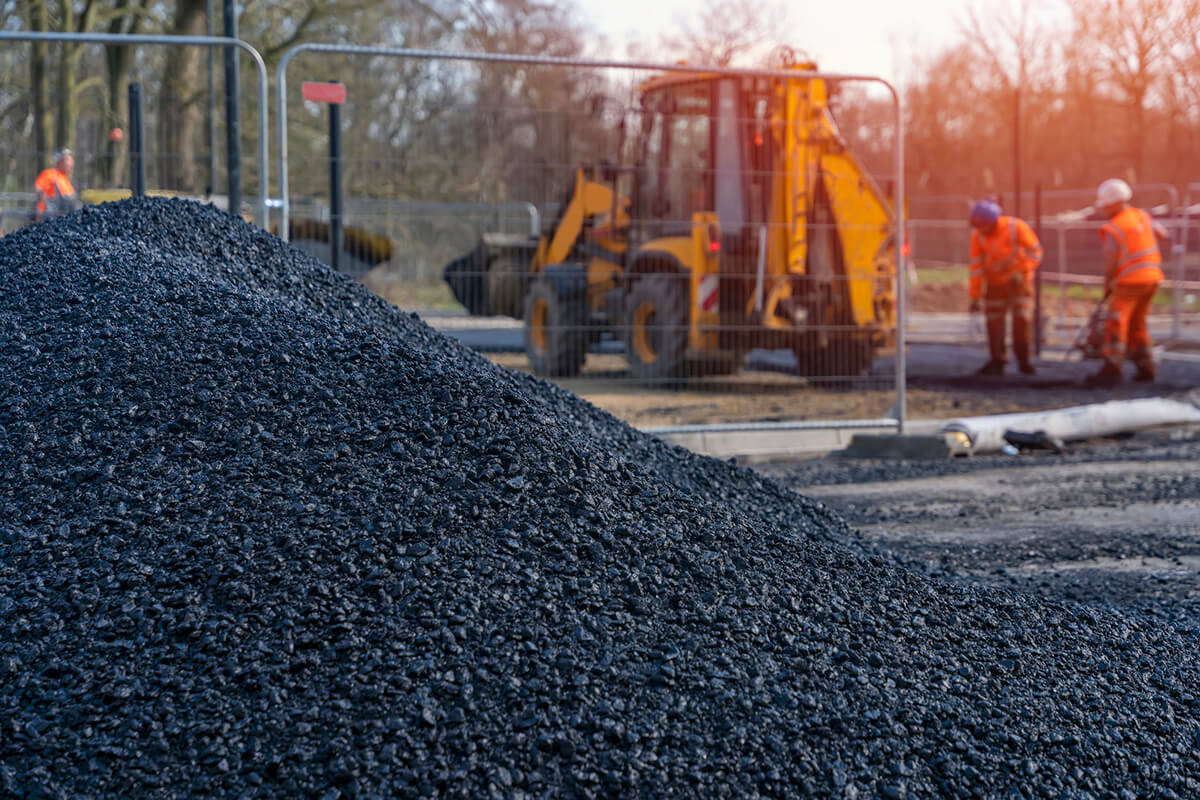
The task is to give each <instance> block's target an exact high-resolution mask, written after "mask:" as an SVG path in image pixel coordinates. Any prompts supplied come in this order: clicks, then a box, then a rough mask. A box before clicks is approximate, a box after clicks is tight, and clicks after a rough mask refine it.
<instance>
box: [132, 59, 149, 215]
mask: <svg viewBox="0 0 1200 800" xmlns="http://www.w3.org/2000/svg"><path fill="white" fill-rule="evenodd" d="M144 112H145V105H144V104H143V102H142V85H141V84H140V83H131V84H129V185H130V188H131V189H132V190H133V196H134V197H145V195H146V126H145V114H144Z"/></svg>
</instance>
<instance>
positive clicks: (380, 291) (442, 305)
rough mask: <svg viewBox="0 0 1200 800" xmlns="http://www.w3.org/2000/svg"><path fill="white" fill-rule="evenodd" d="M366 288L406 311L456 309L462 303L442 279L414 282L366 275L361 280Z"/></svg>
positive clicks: (460, 307)
mask: <svg viewBox="0 0 1200 800" xmlns="http://www.w3.org/2000/svg"><path fill="white" fill-rule="evenodd" d="M363 283H364V284H366V286H367V288H368V289H370V290H371V291H372V292H374V293H375V294H377V295H379V296H380V297H382V298H383V299H384V300H387V301H388V302H389V303H391V304H392V305H394V306H396V307H397V308H401V309H404V310H406V311H416V310H430V309H433V310H435V311H456V310H460V309H462V305H461V304H460V303H459V302H458V301H457V300H455V299H454V295H453V294H452V293H451V292H450V287H449V286H448V285H447V284H446V283H445V282H443V281H438V282H437V283H414V282H411V281H397V280H388V279H387V278H380V279H374V278H372V277H371V276H368V278H367V279H366V280H364V281H363Z"/></svg>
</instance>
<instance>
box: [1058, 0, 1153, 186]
mask: <svg viewBox="0 0 1200 800" xmlns="http://www.w3.org/2000/svg"><path fill="white" fill-rule="evenodd" d="M1069 1H1070V5H1071V9H1072V12H1073V14H1074V21H1075V40H1076V41H1077V42H1080V43H1081V45H1082V46H1081V48H1080V49H1081V52H1082V55H1083V56H1084V57H1086V58H1088V59H1089V60H1090V62H1091V63H1093V64H1100V65H1102V70H1101V75H1102V76H1103V77H1102V80H1103V82H1104V85H1105V86H1106V87H1107V88H1109V89H1111V90H1114V91H1115V92H1116V99H1117V100H1119V101H1121V102H1123V103H1125V104H1126V105H1127V108H1128V113H1129V119H1130V122H1129V127H1128V129H1127V135H1126V137H1125V151H1126V158H1127V159H1128V162H1127V163H1128V164H1129V165H1130V166H1132V167H1133V169H1134V170H1135V173H1136V174H1137V175H1139V176H1141V175H1144V174H1145V154H1146V135H1147V125H1146V108H1147V102H1148V98H1149V96H1150V93H1151V90H1152V89H1153V87H1154V84H1155V83H1156V82H1157V81H1158V80H1159V79H1160V77H1161V74H1162V69H1163V65H1164V62H1165V60H1166V56H1167V51H1168V48H1167V44H1166V43H1167V42H1168V36H1169V33H1170V32H1169V29H1168V27H1167V24H1168V22H1169V20H1170V19H1171V16H1172V15H1171V10H1172V5H1173V4H1172V2H1171V0H1069Z"/></svg>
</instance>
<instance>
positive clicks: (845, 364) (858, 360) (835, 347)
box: [792, 333, 875, 379]
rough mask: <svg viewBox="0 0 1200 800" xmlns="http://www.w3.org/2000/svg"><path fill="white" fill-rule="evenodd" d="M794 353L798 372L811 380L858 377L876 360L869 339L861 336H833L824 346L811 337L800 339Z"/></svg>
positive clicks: (833, 334)
mask: <svg viewBox="0 0 1200 800" xmlns="http://www.w3.org/2000/svg"><path fill="white" fill-rule="evenodd" d="M792 351H793V352H794V353H795V355H796V362H797V371H798V372H799V373H800V374H801V375H804V376H806V377H809V378H821V379H829V378H857V377H859V376H861V375H862V374H863V373H865V372H866V371H867V370H868V369H870V367H871V364H872V363H873V362H874V361H875V347H874V346H873V345H872V344H871V340H870V337H869V336H867V335H865V334H860V333H832V334H830V335H829V336H828V339H827V341H826V343H825V345H824V346H822V345H821V344H820V343H819V342H818V341H817V337H816V335H815V334H810V335H807V336H803V337H801V338H800V339H799V340H798V341H797V342H796V345H795V346H794V347H793V348H792Z"/></svg>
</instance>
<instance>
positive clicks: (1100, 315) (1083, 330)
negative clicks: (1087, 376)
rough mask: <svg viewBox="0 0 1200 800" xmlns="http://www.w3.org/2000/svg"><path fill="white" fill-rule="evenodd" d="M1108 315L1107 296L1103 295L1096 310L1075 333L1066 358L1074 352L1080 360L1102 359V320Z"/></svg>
mask: <svg viewBox="0 0 1200 800" xmlns="http://www.w3.org/2000/svg"><path fill="white" fill-rule="evenodd" d="M1107 315H1108V295H1107V294H1106V295H1104V297H1103V298H1101V299H1100V302H1099V303H1097V304H1096V308H1095V310H1094V311H1092V315H1091V316H1090V317H1088V320H1087V322H1085V323H1083V325H1081V326H1080V327H1079V330H1078V331H1076V333H1075V341H1074V342H1073V343H1072V344H1071V349H1070V350H1068V351H1067V358H1070V357H1071V355H1072V354H1073V353H1075V352H1078V353H1079V357H1080V359H1084V360H1086V359H1091V358H1103V353H1102V352H1101V347H1102V346H1103V345H1104V320H1105V317H1106V316H1107Z"/></svg>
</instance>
